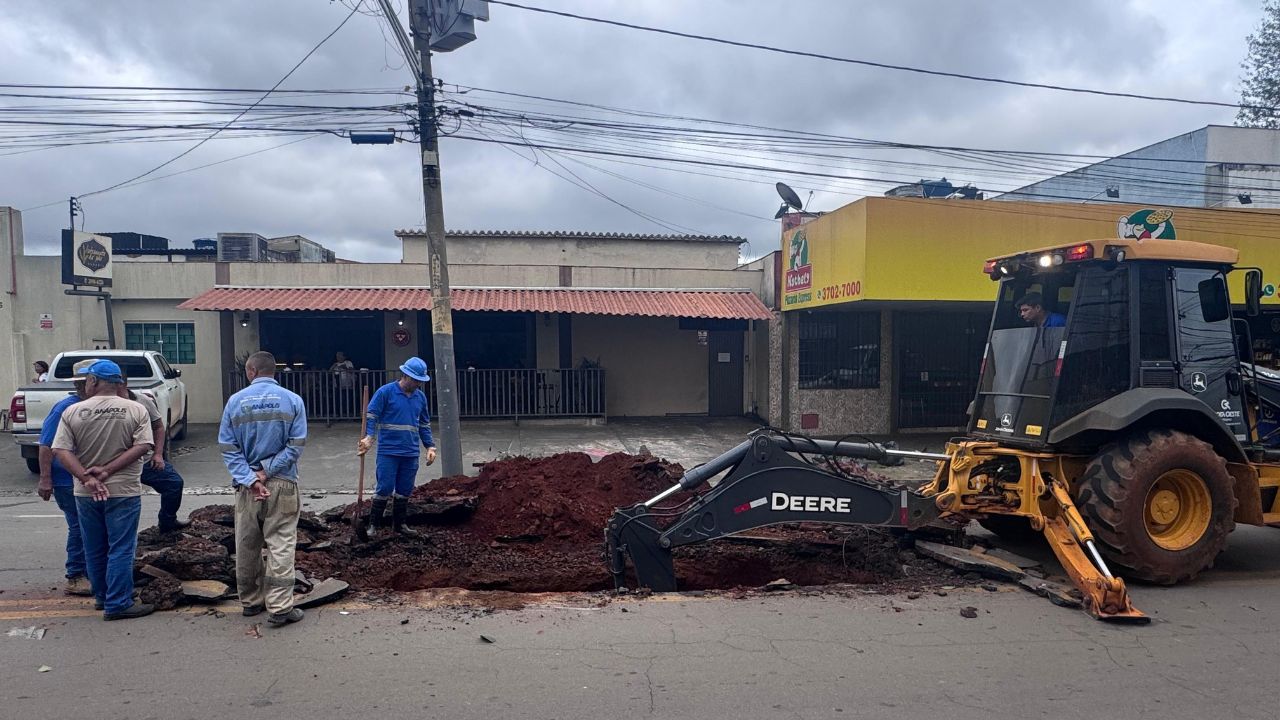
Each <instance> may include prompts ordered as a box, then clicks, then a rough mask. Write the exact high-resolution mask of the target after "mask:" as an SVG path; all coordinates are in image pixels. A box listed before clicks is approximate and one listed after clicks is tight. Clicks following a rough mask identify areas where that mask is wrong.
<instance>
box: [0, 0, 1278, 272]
mask: <svg viewBox="0 0 1280 720" xmlns="http://www.w3.org/2000/svg"><path fill="white" fill-rule="evenodd" d="M535 4H545V5H547V6H550V7H555V8H561V9H566V10H571V11H580V12H583V13H584V14H590V15H598V16H603V17H610V18H618V19H625V20H630V21H634V22H637V23H640V24H652V25H657V26H663V27H672V28H676V29H680V30H685V31H689V32H701V33H705V34H710V35H717V36H723V37H728V38H734V39H741V40H746V41H754V42H760V43H765V44H773V45H780V46H784V47H794V48H799V49H805V50H811V51H815V52H827V53H831V54H834V55H845V56H852V57H862V58H868V59H875V60H881V61H884V62H891V63H901V64H908V65H920V66H926V67H932V68H939V69H947V70H955V71H961V72H970V73H975V74H986V75H996V76H1002V77H1010V78H1018V79H1026V80H1032V81H1036V82H1046V83H1061V84H1067V85H1086V86H1096V87H1103V88H1109V89H1118V90H1128V91H1134V92H1143V93H1163V94H1171V95H1180V96H1189V97H1203V98H1210V99H1228V100H1230V99H1234V98H1235V93H1236V81H1237V77H1238V74H1239V60H1240V57H1242V56H1243V52H1244V36H1245V35H1246V34H1247V33H1248V32H1250V31H1251V30H1252V28H1253V26H1254V24H1255V23H1256V22H1257V19H1258V8H1257V6H1256V4H1255V3H1253V2H1251V1H1248V0H1237V1H1235V2H1226V3H1217V4H1213V6H1211V7H1204V6H1205V5H1209V4H1206V3H1196V2H1192V1H1191V0H1178V1H1176V2H1174V1H1170V2H1158V1H1157V0H1129V1H1128V2H1125V1H1119V2H1102V1H1101V0H1082V1H1080V2H1073V3H1027V2H1017V1H1015V0H1001V1H999V2H983V3H942V2H933V1H931V0H912V1H909V2H897V3H880V2H837V1H835V0H831V1H820V0H808V1H804V2H793V3H787V4H779V3H776V2H765V1H764V0H750V1H746V0H743V1H730V0H708V1H707V2H699V3H670V2H657V1H656V0H650V1H648V2H638V1H623V0H603V1H602V0H594V1H591V0H537V3H535ZM347 12H348V11H347V9H346V8H344V7H343V6H342V5H341V4H339V3H334V2H323V1H320V0H276V1H273V2H252V1H250V0H226V1H225V2H220V3H153V2H143V1H141V0H128V1H122V2H111V3H103V2H92V1H90V0H75V1H63V2H56V3H48V2H39V1H37V0H16V1H15V0H10V1H9V2H6V3H4V5H3V7H0V46H4V47H6V48H7V50H6V52H7V57H6V61H5V63H4V68H3V71H0V79H3V80H4V81H7V82H33V83H50V84H53V83H77V84H95V83H100V84H139V85H192V86H214V87H233V86H234V87H268V86H270V85H271V84H272V83H274V82H275V80H276V79H278V78H279V77H280V75H282V74H283V73H284V72H285V71H286V70H287V69H288V68H289V67H290V66H292V65H293V64H294V63H295V62H296V61H297V60H298V58H300V57H301V56H302V54H303V53H305V52H306V50H307V49H309V48H310V47H311V46H312V45H313V44H314V43H315V42H316V41H317V40H318V39H319V38H320V37H322V36H323V35H324V34H326V33H327V32H329V31H330V30H331V29H332V28H333V27H334V26H335V25H336V24H337V23H338V22H339V21H340V20H341V18H342V17H343V16H345V14H346V13H347ZM492 17H493V20H492V21H491V22H489V23H484V24H480V25H479V26H478V30H479V35H480V39H479V40H478V41H477V42H476V43H474V44H472V45H470V46H467V47H465V48H463V49H461V50H459V51H457V52H455V53H452V54H443V55H437V56H436V57H435V60H434V65H435V70H436V73H437V75H438V76H439V77H441V78H443V79H444V80H445V81H447V82H451V83H459V84H465V85H473V86H480V87H490V88H497V89H504V90H511V91H517V92H525V93H530V94H535V95H546V96H551V97H560V98H567V99H573V100H580V101H584V102H594V103H600V104H604V105H615V106H623V107H634V108H643V109H649V110H656V111H661V112H665V113H670V114H679V115H689V116H700V117H708V118H716V119H721V120H734V121H742V122H749V123H753V124H759V125H771V126H779V127H790V128H799V129H804V130H811V131H816V132H826V133H839V134H845V135H854V136H860V137H868V138H880V139H887V140H896V141H903V142H919V143H939V144H955V145H964V146H979V147H999V148H1017V149H1028V150H1032V149H1034V150H1052V151H1061V152H1088V153H1115V152H1122V151H1125V150H1128V149H1132V148H1134V147H1138V146H1141V145H1146V144H1149V143H1151V142H1154V141H1156V140H1159V139H1162V138H1164V137H1168V136H1171V135H1175V134H1179V133H1182V132H1186V131H1189V130H1192V129H1195V128H1197V127H1200V126H1202V125H1205V124H1207V123H1211V122H1217V123H1226V122H1230V121H1231V119H1232V117H1233V113H1231V112H1230V111H1229V110H1226V109H1212V108H1196V107H1185V106H1177V105H1163V104H1153V103H1143V102H1136V101H1125V100H1116V99H1108V98H1098V97H1086V96H1079V95H1070V94H1064V93H1053V92H1047V91H1043V90H1032V89H1023V88H1014V87H1007V86H993V85H986V84H979V83H970V82H962V81H956V80H947V79H942V78H931V77H926V76H920V75H913V74H907V73H900V72H890V71H884V70H875V69H871V68H865V67H856V66H849V65H843V64H838V63H831V62H822V61H817V60H811V59H804V58H796V57H785V56H780V55H775V54H769V53H762V52H756V51H750V50H743V49H735V48H726V47H719V46H714V45H708V44H705V43H698V42H693V41H689V40H682V39H678V38H670V37H663V36H658V35H653V34H648V33H639V32H634V31H629V30H624V29H618V28H607V27H602V26H598V25H592V24H587V23H582V22H576V21H570V20H565V19H560V18H552V17H546V16H541V15H534V14H531V13H527V12H523V11H519V10H515V9H510V8H503V7H498V6H494V7H493V8H492ZM389 65H390V66H392V67H388V66H389ZM396 65H398V62H397V60H396V54H395V52H394V51H393V50H391V49H389V48H388V47H387V46H386V45H385V44H384V39H383V37H382V35H381V34H380V32H379V30H378V26H377V24H376V21H375V20H374V19H372V18H369V17H365V16H357V17H355V18H353V19H352V20H351V22H350V23H349V24H348V25H347V26H346V27H345V28H343V30H342V31H341V32H340V33H339V34H337V35H336V36H335V37H334V38H333V39H332V40H330V41H329V43H328V44H326V45H325V47H324V48H322V49H321V50H320V51H319V52H318V53H316V54H315V55H314V56H313V57H312V58H311V59H310V60H309V61H308V62H307V63H306V64H305V65H304V66H303V67H302V68H301V69H300V70H299V71H298V72H297V73H296V74H295V75H294V77H292V78H291V79H290V80H289V81H288V83H287V84H286V85H285V87H286V88H304V87H307V88H373V87H380V88H390V87H396V86H403V85H405V84H406V83H407V82H408V77H407V73H406V71H405V70H403V69H402V68H401V69H394V66H396ZM472 97H479V96H472ZM485 101H488V102H496V99H495V98H493V97H487V98H485ZM3 107H4V103H3V102H0V110H2V109H3ZM284 140H286V138H267V139H226V140H214V141H212V142H210V143H208V144H206V145H205V146H204V147H202V148H200V149H199V150H197V151H196V152H194V153H192V155H190V156H188V157H186V158H183V159H182V160H181V161H179V162H178V163H175V164H174V166H172V168H166V170H165V171H162V173H161V174H163V173H164V172H168V171H169V170H171V169H172V170H181V169H185V168H189V167H194V166H196V165H200V164H204V163H208V162H213V161H215V160H219V159H222V158H226V157H230V156H233V155H237V154H242V153H245V152H249V151H251V150H255V149H259V148H264V147H268V146H270V145H273V144H278V143H280V142H283V141H284ZM189 144H190V141H184V142H172V143H143V144H128V145H119V146H101V147H87V148H64V149H55V150H46V151H42V152H33V153H27V154H22V155H9V156H0V205H5V204H10V205H14V206H16V207H19V208H26V207H31V206H34V205H38V204H41V203H44V202H51V201H55V200H58V199H59V198H65V197H66V196H68V195H71V194H79V193H84V192H86V191H89V190H92V189H96V188H100V187H104V186H106V185H110V184H112V183H115V182H118V181H120V180H122V179H125V178H127V177H130V176H131V175H134V174H137V173H138V172H141V171H143V170H145V169H147V168H150V167H152V166H154V165H156V164H158V163H159V162H161V161H163V160H164V159H167V158H168V157H171V156H172V155H174V154H176V153H177V152H179V151H181V149H183V148H185V147H188V146H189ZM0 152H3V149H2V148H0ZM518 152H519V153H523V154H524V155H525V156H526V157H527V156H528V155H529V152H528V151H527V150H523V149H519V150H518ZM844 154H846V155H851V156H855V155H856V156H859V157H874V158H888V159H898V160H906V161H911V162H920V163H929V164H933V165H939V166H940V165H946V164H952V163H953V161H952V160H949V159H946V158H941V157H938V156H924V155H921V154H912V153H897V154H889V153H886V152H885V151H861V152H859V151H844ZM442 156H443V163H444V186H445V197H446V218H447V224H448V226H449V227H451V228H458V229H463V228H466V229H477V228H492V229H521V228H531V229H532V228H536V229H593V230H615V231H632V232H663V231H664V230H663V229H662V228H660V227H657V226H655V225H654V224H653V223H651V222H649V221H647V220H644V219H642V218H640V217H637V216H636V215H634V214H632V213H630V212H628V211H627V210H625V209H623V208H620V207H618V206H617V205H615V204H613V203H610V202H609V201H607V200H605V199H602V198H600V197H597V196H596V195H593V194H591V193H589V192H587V191H584V190H582V189H580V188H577V187H574V186H572V185H571V184H569V183H567V182H565V181H563V180H561V179H559V178H557V177H555V176H554V175H552V174H550V173H549V172H547V170H546V169H544V168H546V167H551V168H554V169H555V170H557V171H559V172H563V171H562V170H561V168H559V167H557V166H556V165H555V164H554V163H552V162H549V161H548V160H547V159H546V158H545V157H543V158H541V160H540V164H541V166H542V167H539V166H537V165H535V164H534V163H533V162H530V161H529V160H527V159H523V158H522V157H520V155H519V154H517V153H516V152H511V151H509V150H507V149H504V148H502V147H498V146H490V145H483V144H479V143H473V142H467V141H462V140H457V139H448V138H446V139H445V140H444V141H443V144H442ZM415 157H416V156H415V153H414V150H413V147H412V146H411V145H407V144H404V145H397V146H395V147H383V146H374V147H353V146H351V145H349V144H347V143H346V141H345V140H342V139H340V138H337V137H318V138H316V139H313V140H309V141H307V142H303V143H299V144H297V145H293V146H290V147H288V148H283V149H279V150H273V151H271V152H267V153H263V154H260V155H255V156H253V157H251V158H246V159H243V160H237V161H235V162H231V163H227V164H224V165H219V166H217V167H213V168H209V169H206V170H200V171H197V172H192V173H189V174H185V175H181V176H178V177H174V178H169V179H166V180H161V181H158V182H154V183H149V184H146V185H142V186H140V187H137V188H131V189H126V190H121V191H118V192H114V193H109V194H106V195H102V196H98V197H92V198H86V199H85V201H84V202H85V206H86V211H87V213H88V216H87V223H88V225H87V226H88V228H89V229H97V230H102V231H110V230H126V229H131V230H137V231H141V232H149V233H155V234H159V235H164V236H167V237H170V238H172V239H174V240H176V241H185V240H189V239H192V238H195V237H203V236H210V235H213V234H215V233H217V232H218V231H256V232H261V233H264V234H286V233H300V234H303V235H307V236H308V237H311V238H314V239H316V240H318V241H320V242H323V243H325V244H327V245H328V246H330V247H332V248H334V249H335V250H336V251H338V252H339V254H340V255H343V256H347V257H352V258H354V259H360V260H384V261H386V260H390V261H394V260H396V259H398V257H399V245H398V243H397V242H396V240H395V238H394V236H393V235H392V231H393V230H394V229H395V228H398V227H408V226H414V225H418V224H420V223H421V219H422V208H421V186H420V181H419V178H418V175H417V168H416V164H415ZM562 162H565V164H566V165H567V166H568V167H569V168H571V169H572V170H573V171H574V172H577V173H578V174H580V175H581V176H582V177H583V178H584V179H585V180H587V181H589V182H591V183H592V184H593V185H595V186H596V187H598V188H600V189H601V190H602V191H604V192H605V193H607V194H608V195H610V196H611V197H613V198H615V199H617V200H619V201H621V202H623V203H625V204H627V205H629V206H632V207H634V208H636V209H638V210H641V211H642V212H644V213H648V214H651V215H654V216H657V217H659V218H661V219H663V220H664V221H666V222H669V223H672V224H675V225H680V226H687V227H690V228H695V229H697V230H699V231H704V232H711V233H732V234H739V235H743V236H746V237H748V238H749V239H751V240H752V241H753V247H754V248H755V249H757V250H760V251H762V250H765V249H768V248H769V247H772V246H773V245H774V244H776V239H777V226H776V224H774V223H772V222H770V221H768V220H756V219H751V218H748V217H743V216H742V215H739V214H733V213H729V212H725V211H723V210H719V209H715V208H712V207H708V206H707V205H705V204H699V203H697V202H691V201H687V200H684V199H680V198H675V197H671V196H669V195H664V194H662V193H660V192H657V191H654V190H651V189H647V188H643V187H639V186H637V185H633V184H629V183H627V182H624V181H622V180H619V179H616V178H613V177H609V176H607V175H604V174H601V173H599V172H597V171H595V170H593V169H591V168H588V167H585V166H581V165H575V164H573V163H572V162H569V161H565V160H562ZM587 162H590V163H592V164H596V165H599V166H600V167H604V168H607V169H609V170H611V171H613V172H617V173H622V174H625V175H627V176H629V177H632V178H635V179H636V180H638V181H641V182H644V183H648V184H652V185H656V186H660V187H662V188H664V189H666V190H669V191H672V192H676V193H680V194H684V195H688V196H692V197H695V198H697V199H698V200H700V201H704V202H705V203H710V204H714V205H720V206H724V207H728V208H732V209H734V210H737V211H740V212H744V213H749V214H753V215H758V216H763V217H765V218H768V217H769V216H771V215H772V211H773V209H775V208H776V203H777V201H776V196H775V195H774V193H773V190H772V187H771V184H772V182H771V181H772V178H766V177H755V178H753V179H752V182H742V181H732V180H721V179H716V178H707V177H700V176H697V175H692V174H689V173H688V172H676V171H672V170H655V169H649V168H642V167H635V166H631V165H621V164H612V163H607V162H604V161H601V160H599V159H588V160H587ZM761 162H762V164H778V163H785V162H786V159H785V158H773V159H772V160H771V161H769V162H764V161H761ZM833 164H834V165H837V166H840V167H842V168H843V170H838V169H837V170H833V171H837V172H845V173H847V174H851V175H869V176H876V177H887V178H891V179H903V180H909V179H915V178H919V177H926V176H936V175H941V174H946V175H948V176H949V177H953V178H954V179H957V180H973V181H977V182H980V183H983V184H990V185H996V184H999V185H1001V186H1004V187H1011V186H1013V185H1015V184H1021V182H1023V181H1029V180H1030V178H1015V177H1013V176H1008V175H996V174H991V175H988V176H985V177H984V176H981V174H979V173H968V174H966V173H965V172H964V171H948V170H945V169H943V168H941V167H937V168H930V167H901V166H897V167H895V166H889V165H870V164H867V163H865V162H850V163H839V162H833ZM683 170H686V171H687V170H691V168H683ZM709 172H715V173H717V174H729V173H728V172H727V171H709ZM957 173H958V174H957ZM779 179H781V178H779ZM791 180H794V182H793V184H794V185H795V186H796V187H797V188H798V189H800V190H801V191H802V194H806V193H807V190H809V189H816V188H822V187H827V188H830V189H832V190H835V189H840V190H842V191H843V192H845V193H856V192H872V193H875V192H878V191H880V190H882V189H883V186H875V185H866V184H849V183H831V182H828V181H818V180H814V181H804V180H802V179H791ZM837 185H840V186H842V187H839V188H837V187H836V186H837ZM849 199H851V196H850V195H848V194H844V195H840V194H836V193H834V192H820V193H818V195H817V196H816V199H815V205H816V206H817V207H820V208H824V209H829V208H831V207H834V206H836V205H838V204H841V203H843V202H847V201H848V200H849ZM65 218H66V208H65V205H58V206H54V207H52V208H48V209H45V210H38V211H32V212H29V213H27V214H26V215H25V217H24V220H25V226H26V232H27V242H28V245H29V246H31V247H32V248H35V249H39V250H42V251H53V250H54V247H55V245H54V242H53V240H54V238H56V236H57V233H58V230H59V228H60V227H62V226H64V225H65V222H66V220H65Z"/></svg>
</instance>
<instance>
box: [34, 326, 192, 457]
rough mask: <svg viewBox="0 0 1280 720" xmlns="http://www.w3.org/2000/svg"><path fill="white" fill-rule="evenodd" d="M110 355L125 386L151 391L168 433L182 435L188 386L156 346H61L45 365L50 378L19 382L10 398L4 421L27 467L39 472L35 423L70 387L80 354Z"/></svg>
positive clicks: (40, 422)
mask: <svg viewBox="0 0 1280 720" xmlns="http://www.w3.org/2000/svg"><path fill="white" fill-rule="evenodd" d="M90 359H93V360H110V361H112V362H114V363H116V364H117V365H119V366H120V369H121V370H123V371H124V374H125V377H127V378H128V379H129V389H130V390H133V391H134V392H136V393H140V394H144V395H150V396H151V398H152V399H153V400H155V401H156V407H158V408H159V409H160V416H161V417H163V418H164V419H165V428H167V430H168V436H169V438H171V439H173V440H181V439H183V438H184V437H186V435H187V387H186V385H183V384H182V380H181V378H182V371H181V370H175V369H173V368H172V367H170V366H169V363H168V361H166V360H165V359H164V356H163V355H161V354H160V353H158V352H154V351H151V350H75V351H71V352H64V353H62V354H60V355H58V356H57V357H56V358H54V359H53V362H52V363H50V365H49V382H45V383H39V384H36V385H29V386H27V387H23V388H19V389H18V391H17V392H16V393H14V394H13V399H12V400H10V401H9V423H10V425H11V428H12V431H13V439H14V442H16V443H18V446H19V447H20V448H21V451H22V457H23V459H24V460H26V461H27V469H29V470H30V471H31V472H33V473H38V472H40V462H39V457H40V448H39V443H40V428H41V426H42V425H43V424H44V418H45V415H48V414H49V409H50V408H52V407H53V406H54V405H55V404H57V402H58V401H59V400H61V399H62V398H64V397H66V396H67V393H70V392H74V390H75V386H74V384H73V382H72V379H71V375H72V368H73V367H74V366H75V364H76V363H78V362H80V361H81V360H90Z"/></svg>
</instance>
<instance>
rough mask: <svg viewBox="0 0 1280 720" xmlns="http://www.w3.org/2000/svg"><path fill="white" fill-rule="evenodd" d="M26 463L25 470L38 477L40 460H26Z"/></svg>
mask: <svg viewBox="0 0 1280 720" xmlns="http://www.w3.org/2000/svg"><path fill="white" fill-rule="evenodd" d="M26 461H27V469H28V470H30V471H31V472H33V473H35V474H37V475H39V474H40V458H26Z"/></svg>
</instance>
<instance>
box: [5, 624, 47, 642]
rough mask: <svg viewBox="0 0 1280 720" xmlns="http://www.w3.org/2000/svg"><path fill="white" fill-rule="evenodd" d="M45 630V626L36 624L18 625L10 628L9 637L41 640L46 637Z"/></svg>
mask: <svg viewBox="0 0 1280 720" xmlns="http://www.w3.org/2000/svg"><path fill="white" fill-rule="evenodd" d="M44 631H45V629H44V628H42V627H36V626H35V625H32V626H31V627H24V628H21V627H16V628H13V629H11V630H9V637H11V638H23V639H24V640H41V639H43V638H44Z"/></svg>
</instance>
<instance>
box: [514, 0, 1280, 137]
mask: <svg viewBox="0 0 1280 720" xmlns="http://www.w3.org/2000/svg"><path fill="white" fill-rule="evenodd" d="M489 2H490V3H491V4H493V5H503V6H506V7H510V8H516V9H518V10H528V11H530V12H536V13H543V14H545V15H556V16H559V17H565V18H572V19H574V20H584V21H586V22H593V23H599V24H601V25H613V26H615V27H621V28H627V29H630V30H643V31H645V32H651V33H658V34H661V35H671V36H673V37H680V38H686V39H688V40H701V41H703V42H710V43H716V44H720V45H729V46H731V47H739V48H747V49H751V50H764V51H766V52H772V53H779V54H782V55H796V56H800V57H808V58H814V59H817V60H830V61H833V62H840V63H847V64H850V65H863V66H866V67H874V68H880V69H882V70H898V71H901V72H910V73H918V74H921V75H933V76H937V77H947V78H953V79H957V80H972V81H974V82H985V83H995V84H1000V85H1013V86H1015V87H1026V88H1036V89H1040V90H1056V91H1059V92H1069V93H1080V94H1085V95H1101V96H1104V97H1117V98H1127V99H1131V100H1152V101H1156V102H1169V103H1180V104H1183V105H1206V106H1210V107H1224V108H1233V109H1240V108H1247V109H1250V110H1265V111H1268V112H1275V111H1276V110H1277V108H1274V107H1269V106H1265V105H1242V104H1237V103H1230V102H1223V101H1220V100H1194V99H1189V98H1179V97H1171V96H1165V95H1144V94H1141V93H1128V92H1119V91H1114V90H1098V89H1096V88H1081V87H1072V86H1069V85H1052V84H1048V83H1033V82H1027V81H1022V80H1009V79H1007V78H997V77H989V76H985V75H971V74H968V73H957V72H948V71H946V70H931V69H928V68H920V67H912V66H910V65H895V64H892V63H883V62H876V61H874V60H861V59H856V58H847V57H840V56H838V55H827V54H825V53H815V52H808V51H805V50H792V49H789V48H781V47H775V46H772V45H760V44H758V43H749V42H742V41H739V40H729V39H726V38H718V37H713V36H710V35H698V34H695V33H686V32H680V31H678V30H669V29H666V28H658V27H651V26H647V25H637V24H635V23H628V22H622V21H620V20H609V19H606V18H598V17H591V16H589V15H579V14H577V13H571V12H565V11H563V10H551V9H549V8H542V7H535V6H532V5H522V4H520V3H515V2H509V1H508V0H489Z"/></svg>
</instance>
